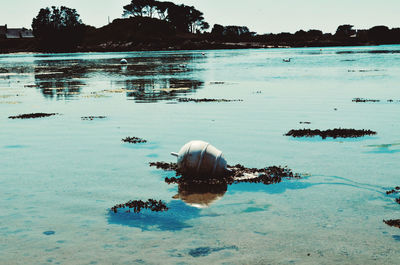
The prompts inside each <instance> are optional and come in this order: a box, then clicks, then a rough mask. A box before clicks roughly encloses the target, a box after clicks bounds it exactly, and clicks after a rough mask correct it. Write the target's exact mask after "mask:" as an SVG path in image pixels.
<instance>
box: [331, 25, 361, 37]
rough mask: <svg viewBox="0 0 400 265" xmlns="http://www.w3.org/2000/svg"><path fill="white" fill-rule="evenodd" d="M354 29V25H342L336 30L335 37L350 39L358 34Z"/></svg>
mask: <svg viewBox="0 0 400 265" xmlns="http://www.w3.org/2000/svg"><path fill="white" fill-rule="evenodd" d="M353 27H354V26H353V25H349V24H345V25H340V26H339V27H338V28H337V30H336V33H335V36H336V37H339V38H348V37H350V36H352V35H354V34H356V31H355V30H354V29H353Z"/></svg>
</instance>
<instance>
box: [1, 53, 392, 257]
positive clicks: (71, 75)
mask: <svg viewBox="0 0 400 265" xmlns="http://www.w3.org/2000/svg"><path fill="white" fill-rule="evenodd" d="M121 58H126V59H127V60H128V61H129V65H128V66H127V67H121V66H120V65H119V61H120V59H121ZM285 58H292V60H291V62H290V63H285V62H283V59H285ZM399 60H400V46H381V47H345V48H323V49H322V50H320V49H319V48H305V49H267V50H234V51H230V50H224V51H206V52H205V55H202V51H190V52H189V51H187V52H186V51H179V52H133V53H87V54H46V55H40V54H29V55H25V54H17V55H0V109H1V111H0V128H1V130H0V158H1V159H0V210H1V211H0V263H1V264H16V263H17V264H46V263H49V264H53V263H54V264H112V263H115V264H161V263H162V264H177V263H178V264H186V263H190V264H192V263H198V264H204V263H205V262H208V263H213V264H214V263H218V264H219V263H227V264H254V263H258V264H267V263H271V264H331V263H344V264H349V263H353V264H354V263H357V264H364V263H370V264H389V263H392V264H396V263H397V262H398V259H399V258H400V242H399V241H400V239H399V238H400V230H399V229H398V228H392V227H389V226H387V225H386V224H384V223H383V222H382V220H383V219H398V218H400V212H399V209H400V205H398V204H396V203H395V202H394V198H396V195H391V196H387V195H386V194H385V190H389V189H392V188H394V187H395V186H398V185H399V184H400V183H399V182H400V181H399V173H400V164H399V162H398V161H399V158H400V146H399V143H400V136H399V131H400V122H399V121H400V115H399V114H400V103H399V102H397V100H400V87H399V84H400V64H399V62H400V61H399ZM186 97H188V98H189V97H190V98H215V99H240V100H243V101H234V102H204V103H195V102H178V100H177V99H178V98H186ZM357 97H359V98H371V99H380V100H381V101H380V102H366V103H356V102H352V100H353V98H357ZM389 99H393V100H394V101H393V102H387V100H389ZM34 112H47V113H59V115H56V116H52V117H47V118H41V119H27V120H12V119H8V117H9V116H15V115H19V114H24V113H34ZM86 116H106V118H105V119H93V120H90V119H81V117H86ZM300 122H311V124H300ZM339 127H341V128H355V129H371V130H373V131H376V132H377V133H378V134H377V135H376V136H370V137H363V138H357V139H340V138H339V139H326V140H322V139H321V138H296V139H294V138H290V137H286V136H283V135H284V134H285V133H287V132H288V131H289V130H291V129H300V128H311V129H333V128H339ZM128 136H136V137H140V138H144V139H146V140H147V141H148V142H147V143H145V144H138V145H132V144H128V143H123V142H122V141H121V139H122V138H125V137H128ZM193 139H202V140H205V141H208V142H210V143H212V144H213V145H215V146H216V147H217V148H219V149H221V150H223V151H224V154H225V157H226V159H227V160H228V162H229V163H230V164H237V163H241V164H244V165H246V166H249V167H258V168H260V167H264V166H272V165H282V166H284V165H287V166H289V168H291V169H293V171H294V172H296V173H300V174H302V175H303V178H302V179H300V180H296V179H294V180H285V181H283V182H282V183H280V184H275V185H268V186H266V185H263V184H248V183H247V184H246V183H241V184H234V185H231V186H228V187H222V188H221V190H217V191H215V192H214V194H209V195H208V199H209V207H205V208H204V207H203V208H196V207H193V206H191V205H188V204H186V203H185V202H184V201H182V200H180V199H179V198H178V197H179V196H175V195H176V194H177V193H178V187H177V185H167V184H166V183H165V182H164V178H165V177H171V176H174V173H173V172H163V171H161V170H157V169H154V168H150V167H149V166H148V163H149V162H154V161H167V162H173V161H174V157H172V156H170V152H171V151H178V150H179V148H180V147H181V146H182V145H183V144H185V143H186V142H188V141H190V140H193ZM173 197H174V198H173ZM148 198H154V199H160V200H163V201H165V202H166V203H167V204H168V207H169V208H170V210H169V211H168V212H165V213H152V212H146V211H144V212H142V213H140V214H134V213H119V214H113V213H110V211H109V209H110V208H111V207H112V206H114V205H115V204H117V203H124V202H126V201H128V200H147V199H148ZM203 206H204V205H203Z"/></svg>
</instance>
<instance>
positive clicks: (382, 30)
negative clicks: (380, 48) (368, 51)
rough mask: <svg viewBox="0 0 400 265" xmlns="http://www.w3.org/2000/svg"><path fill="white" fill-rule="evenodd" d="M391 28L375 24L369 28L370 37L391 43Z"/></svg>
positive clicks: (380, 41) (377, 41)
mask: <svg viewBox="0 0 400 265" xmlns="http://www.w3.org/2000/svg"><path fill="white" fill-rule="evenodd" d="M390 35H391V34H390V30H389V28H388V27H386V26H375V27H372V28H370V29H369V30H368V39H369V40H371V41H374V42H375V43H389V42H390V39H391V36H390Z"/></svg>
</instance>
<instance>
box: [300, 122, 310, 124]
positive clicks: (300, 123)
mask: <svg viewBox="0 0 400 265" xmlns="http://www.w3.org/2000/svg"><path fill="white" fill-rule="evenodd" d="M299 123H300V124H311V122H309V121H301V122H299Z"/></svg>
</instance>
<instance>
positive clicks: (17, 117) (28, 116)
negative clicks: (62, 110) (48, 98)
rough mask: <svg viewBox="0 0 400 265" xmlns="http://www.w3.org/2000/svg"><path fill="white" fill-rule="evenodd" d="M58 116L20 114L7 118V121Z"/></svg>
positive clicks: (51, 114)
mask: <svg viewBox="0 0 400 265" xmlns="http://www.w3.org/2000/svg"><path fill="white" fill-rule="evenodd" d="M54 115H58V113H42V112H39V113H30V114H21V115H17V116H10V117H8V118H9V119H36V118H44V117H50V116H54Z"/></svg>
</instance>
